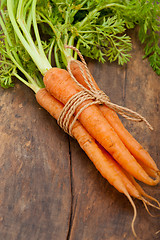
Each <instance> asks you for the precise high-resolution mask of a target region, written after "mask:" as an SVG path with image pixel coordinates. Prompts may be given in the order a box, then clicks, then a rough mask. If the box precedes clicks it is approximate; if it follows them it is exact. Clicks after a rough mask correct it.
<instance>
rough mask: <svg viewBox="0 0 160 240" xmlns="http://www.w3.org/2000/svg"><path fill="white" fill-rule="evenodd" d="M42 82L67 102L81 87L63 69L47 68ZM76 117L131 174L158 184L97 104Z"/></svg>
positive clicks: (150, 183) (147, 182)
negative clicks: (126, 145) (138, 161)
mask: <svg viewBox="0 0 160 240" xmlns="http://www.w3.org/2000/svg"><path fill="white" fill-rule="evenodd" d="M44 84H45V86H46V89H47V90H48V91H49V92H50V94H51V95H53V96H54V97H55V98H56V99H58V100H59V101H60V102H62V103H63V104H66V103H67V101H68V100H69V99H70V98H71V97H72V96H73V95H75V94H76V93H78V92H80V91H81V88H80V87H79V86H78V85H77V84H76V83H75V82H74V80H73V79H72V78H71V77H70V75H69V73H68V72H67V71H66V70H64V69H58V68H52V69H50V70H49V71H48V72H47V73H46V74H45V76H44ZM88 102H89V100H88V101H85V102H84V103H83V104H81V105H80V106H79V107H78V108H77V111H78V110H79V109H80V108H81V107H82V106H84V105H85V104H86V103H88ZM78 119H79V120H80V122H81V123H82V125H83V126H84V127H85V128H86V129H87V131H88V132H89V133H90V135H91V136H93V138H95V139H96V140H97V141H98V142H99V143H100V144H101V145H102V146H103V147H104V148H105V149H106V150H107V151H108V152H109V153H110V154H111V155H112V156H113V158H114V159H115V160H116V161H117V162H119V163H120V165H121V166H123V167H124V168H125V169H126V170H127V171H128V172H129V173H130V174H131V175H133V176H134V177H135V178H137V179H138V180H140V181H143V182H144V183H146V184H149V185H155V184H157V183H158V181H157V180H153V179H151V178H150V177H149V176H148V175H147V174H146V172H145V171H144V170H143V168H142V167H141V166H140V165H139V164H138V163H137V161H136V160H135V158H134V157H133V156H132V155H131V154H130V152H129V151H128V149H127V148H126V147H125V146H124V144H123V143H122V141H121V140H120V138H119V137H118V135H117V134H116V132H115V131H114V129H113V128H112V127H111V126H110V124H109V123H108V122H107V120H106V119H105V118H104V116H103V114H102V113H101V111H100V110H99V108H98V107H97V106H95V105H92V106H89V107H87V108H86V109H85V110H84V111H83V112H82V113H81V114H80V115H79V118H78Z"/></svg>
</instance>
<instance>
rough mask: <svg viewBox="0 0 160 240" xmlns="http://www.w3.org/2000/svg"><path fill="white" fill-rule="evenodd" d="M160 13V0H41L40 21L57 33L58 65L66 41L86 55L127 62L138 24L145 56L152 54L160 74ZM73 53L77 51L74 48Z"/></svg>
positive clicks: (38, 14) (55, 34)
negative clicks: (129, 32) (132, 35)
mask: <svg viewBox="0 0 160 240" xmlns="http://www.w3.org/2000/svg"><path fill="white" fill-rule="evenodd" d="M159 15H160V5H159V1H154V0H149V1H146V0H140V1H136V0H128V1H122V0H107V1H106V0H101V1H93V0H89V1H86V0H85V1H73V0H68V1H62V0H59V1H55V0H48V1H45V4H44V1H38V2H37V19H38V22H39V23H40V25H41V28H42V30H43V32H44V33H45V34H48V36H50V38H52V37H56V41H55V44H54V48H55V51H54V53H55V55H56V54H57V55H58V57H57V58H56V59H58V61H56V63H57V65H58V66H62V67H63V64H62V62H63V63H64V64H65V60H64V58H63V57H62V58H61V59H60V57H61V54H62V55H63V53H64V49H63V46H64V44H68V45H75V46H76V47H77V48H78V49H79V50H80V51H81V52H82V54H83V55H84V56H87V57H90V58H93V59H97V60H99V61H101V62H104V61H106V59H107V60H109V61H110V62H113V61H118V63H119V64H121V65H123V64H124V63H126V62H128V61H129V60H130V57H131V54H130V50H131V49H132V43H131V38H130V37H129V35H128V34H127V30H128V29H131V28H134V27H135V26H137V25H138V27H139V30H138V31H139V39H140V41H141V43H143V44H144V57H148V59H149V62H150V64H151V66H152V67H153V69H154V70H155V71H156V73H157V74H160V65H159V62H160V48H159V45H158V43H159V34H158V31H159V30H160V24H159V20H158V17H159ZM45 23H47V24H48V25H49V26H50V27H51V29H52V31H51V29H49V28H47V27H46V25H45ZM59 51H61V53H59ZM69 53H70V54H72V55H73V53H72V51H71V50H69ZM55 57H56V56H55ZM75 57H76V56H75ZM63 60H64V61H63Z"/></svg>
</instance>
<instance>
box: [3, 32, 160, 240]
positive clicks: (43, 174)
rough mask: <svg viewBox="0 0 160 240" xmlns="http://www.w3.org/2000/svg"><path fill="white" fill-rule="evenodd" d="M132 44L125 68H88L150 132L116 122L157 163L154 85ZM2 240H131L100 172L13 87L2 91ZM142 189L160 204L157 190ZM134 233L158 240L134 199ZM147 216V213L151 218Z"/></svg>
mask: <svg viewBox="0 0 160 240" xmlns="http://www.w3.org/2000/svg"><path fill="white" fill-rule="evenodd" d="M130 34H131V36H132V39H133V51H132V59H131V61H130V62H129V63H128V64H127V65H126V66H123V67H121V66H117V64H116V63H114V64H110V63H107V62H106V63H105V64H100V63H97V62H95V61H92V60H89V61H88V66H89V68H90V70H91V72H92V73H93V75H94V77H95V79H96V81H97V82H98V84H99V86H100V88H101V89H102V90H103V91H104V92H106V94H108V95H109V96H110V99H111V100H112V101H113V102H114V103H117V104H120V105H123V106H126V107H129V108H131V109H133V110H135V111H138V112H139V113H140V114H142V115H143V116H144V117H146V118H147V119H148V121H149V122H150V123H151V124H152V126H153V127H154V131H150V130H149V129H147V127H146V126H145V125H144V124H143V123H133V122H129V121H126V120H124V119H122V121H123V123H124V125H125V126H126V128H127V129H128V130H129V131H130V132H131V133H132V134H133V135H134V137H136V139H137V140H139V141H140V142H141V143H142V145H143V146H144V147H145V148H146V149H147V150H148V151H149V152H150V154H151V155H152V157H153V158H154V159H155V161H156V162H157V164H158V166H159V167H160V163H159V155H160V137H159V136H160V129H159V117H160V109H159V100H160V79H159V77H158V76H157V75H156V74H155V73H154V72H153V70H152V69H151V67H150V66H149V63H148V61H147V60H143V61H142V56H143V51H142V48H141V46H140V44H139V41H138V40H137V39H138V37H137V31H133V32H131V33H130ZM0 96H1V97H0V120H1V124H0V240H1V239H2V240H65V239H66V240H122V239H124V240H132V239H134V237H133V234H132V231H131V227H130V223H131V221H132V217H133V210H132V207H131V206H130V203H129V202H128V200H127V199H126V197H125V196H123V195H122V194H120V193H118V192H117V191H116V190H115V189H114V188H113V187H112V186H110V185H109V183H108V182H107V181H106V180H105V179H104V178H103V177H102V176H101V175H100V174H99V173H98V171H97V170H96V169H95V167H94V166H93V164H92V163H91V161H90V160H89V159H88V158H87V156H86V155H85V153H84V152H83V151H82V150H81V149H80V147H79V146H78V144H77V142H76V141H75V140H74V139H71V138H70V137H68V136H67V135H66V134H65V133H64V132H63V131H62V130H61V129H60V128H59V127H58V125H57V123H56V121H55V120H54V119H52V117H51V116H50V115H49V114H48V113H47V112H46V111H45V110H43V109H42V108H41V107H40V106H39V105H38V104H37V103H36V101H35V97H34V94H33V92H32V91H31V90H29V89H27V87H25V86H24V85H22V84H20V83H18V82H16V85H15V88H13V89H8V90H4V89H0ZM143 187H144V188H145V189H146V191H148V192H149V193H150V194H151V195H152V196H154V197H156V198H158V199H160V197H159V195H160V194H159V193H160V189H159V186H156V187H149V186H145V185H143ZM135 203H136V206H137V210H138V217H137V220H136V224H135V228H136V232H137V235H138V236H139V237H140V239H142V240H150V239H152V240H154V239H160V233H159V234H157V235H155V232H156V231H158V230H159V229H160V217H157V218H152V217H151V216H149V215H148V213H147V212H146V211H145V209H144V207H143V205H142V203H141V202H140V201H138V200H135ZM151 210H152V213H155V214H156V213H157V211H155V210H153V209H151Z"/></svg>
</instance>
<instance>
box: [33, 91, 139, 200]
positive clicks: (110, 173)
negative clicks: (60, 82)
mask: <svg viewBox="0 0 160 240" xmlns="http://www.w3.org/2000/svg"><path fill="white" fill-rule="evenodd" d="M36 99H37V102H38V103H39V104H40V105H41V106H42V107H43V108H44V109H46V110H47V111H48V112H49V113H50V114H51V115H52V116H53V117H54V118H55V119H56V120H57V119H58V117H59V115H60V113H61V111H62V109H63V106H64V105H63V104H62V103H61V102H59V101H58V100H57V99H55V98H54V97H53V96H51V95H50V93H48V92H47V90H46V89H45V88H43V89H41V90H39V91H38V92H37V93H36ZM72 135H73V136H74V137H75V139H76V140H77V141H78V143H79V145H80V147H81V148H82V149H83V150H84V152H85V153H86V154H87V155H88V157H89V158H90V160H91V161H92V162H93V163H94V165H95V167H96V168H97V170H98V171H99V172H100V173H101V175H102V176H103V177H104V178H106V179H107V180H108V181H109V183H110V184H111V185H113V186H114V187H115V188H116V189H117V190H118V191H119V192H121V193H124V190H123V189H124V186H123V185H125V186H126V188H127V191H128V192H129V194H130V195H131V196H133V197H135V198H139V196H140V195H139V193H138V191H137V190H136V189H135V188H134V187H133V185H132V184H131V183H130V181H127V178H126V177H125V174H123V172H122V173H120V172H121V168H120V166H119V165H118V164H117V163H116V162H115V161H114V159H113V158H112V157H111V156H110V155H109V154H108V153H107V152H106V153H105V154H104V153H103V152H102V149H100V148H99V146H98V145H97V144H96V142H95V140H94V139H93V138H92V137H91V136H90V135H89V133H88V132H87V131H86V130H85V129H84V127H83V126H82V125H81V124H80V122H79V121H78V120H77V121H76V122H75V124H74V126H73V128H72ZM121 178H125V182H122V180H121Z"/></svg>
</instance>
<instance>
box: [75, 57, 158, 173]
mask: <svg viewBox="0 0 160 240" xmlns="http://www.w3.org/2000/svg"><path fill="white" fill-rule="evenodd" d="M79 65H80V66H81V68H82V69H83V71H84V74H85V76H86V78H88V77H87V73H86V70H85V67H84V64H83V63H82V62H80V61H75V60H73V61H71V62H70V67H71V71H72V74H73V75H74V77H75V78H76V80H77V81H78V82H79V83H80V84H82V85H84V86H85V87H86V88H87V84H86V83H85V80H84V77H83V75H82V72H81V69H80V67H79ZM91 79H92V82H93V84H94V86H95V87H96V88H97V90H99V87H98V86H97V84H96V82H95V80H94V78H93V76H92V75H91ZM99 108H100V110H101V112H102V113H103V115H104V117H105V118H106V119H107V121H108V122H109V124H110V125H111V126H112V127H113V128H114V130H115V131H116V133H117V134H118V136H119V137H120V138H121V140H122V141H123V143H124V144H125V146H126V147H127V148H128V150H129V151H130V152H131V154H132V155H133V156H134V157H135V158H136V159H137V160H139V161H141V162H143V163H144V164H145V165H147V166H148V167H149V168H152V169H153V170H155V171H159V170H158V168H157V166H156V163H155V162H154V160H153V159H152V157H151V156H150V155H149V153H148V152H147V151H146V150H145V149H143V147H142V146H141V145H140V143H139V142H137V141H136V139H135V138H133V136H132V135H131V134H130V133H129V132H128V131H127V129H126V128H125V127H124V126H123V124H122V122H121V120H120V119H119V117H118V115H117V114H116V113H115V111H113V110H112V109H110V108H108V107H107V106H105V105H100V106H99Z"/></svg>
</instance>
